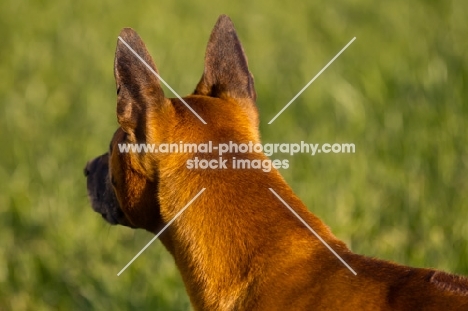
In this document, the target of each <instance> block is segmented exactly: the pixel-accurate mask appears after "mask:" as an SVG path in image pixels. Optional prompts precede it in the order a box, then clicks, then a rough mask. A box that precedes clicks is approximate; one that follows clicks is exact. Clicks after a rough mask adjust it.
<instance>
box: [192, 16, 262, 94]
mask: <svg viewBox="0 0 468 311" xmlns="http://www.w3.org/2000/svg"><path fill="white" fill-rule="evenodd" d="M194 94H195V95H206V96H211V97H218V98H223V97H231V98H237V99H250V100H252V101H253V102H255V100H256V93H255V88H254V81H253V77H252V75H251V73H250V72H249V68H248V66H247V58H246V56H245V54H244V50H243V48H242V45H241V43H240V41H239V38H238V37H237V33H236V30H235V29H234V25H233V23H232V21H231V19H230V18H229V17H227V16H226V15H221V16H220V17H219V18H218V21H217V22H216V25H215V26H214V29H213V31H212V32H211V36H210V40H209V41H208V46H207V48H206V54H205V70H204V72H203V76H202V78H201V80H200V82H199V83H198V85H197V87H196V89H195V91H194Z"/></svg>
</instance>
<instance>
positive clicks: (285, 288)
mask: <svg viewBox="0 0 468 311" xmlns="http://www.w3.org/2000/svg"><path fill="white" fill-rule="evenodd" d="M120 37H121V38H122V39H123V40H124V41H125V42H127V43H128V44H129V45H130V46H131V47H132V48H133V49H134V50H135V51H136V52H137V53H138V54H139V55H140V56H142V58H143V59H144V60H145V61H146V62H147V63H148V64H149V65H150V66H151V67H152V68H153V69H154V70H155V71H156V67H155V65H154V63H153V60H152V59H151V56H150V55H149V53H148V52H147V49H146V47H145V45H144V43H143V41H142V40H141V39H140V38H139V36H138V35H137V34H136V33H135V32H134V31H133V30H131V29H124V30H122V32H121V34H120ZM115 77H116V83H117V90H118V101H117V117H118V121H119V124H120V128H119V129H118V130H117V131H116V133H115V134H114V137H113V139H112V141H111V146H110V151H109V152H108V153H106V154H105V155H103V156H101V157H98V158H96V159H95V160H93V161H90V162H89V163H88V164H87V166H86V168H85V174H86V176H87V177H88V192H89V195H90V198H91V199H92V206H93V208H94V209H95V210H96V211H97V212H99V213H100V214H101V215H102V216H103V217H104V218H105V219H106V220H107V221H109V222H110V223H113V224H116V223H119V224H122V225H127V226H130V227H134V228H143V229H146V230H148V231H151V232H154V233H157V232H158V231H159V230H160V229H161V228H162V227H163V226H164V225H165V224H167V223H168V222H169V221H170V220H171V219H172V218H173V217H174V216H175V215H176V214H177V213H178V212H179V211H180V210H181V208H182V207H184V206H185V205H186V204H187V203H188V202H189V201H190V200H191V199H192V198H193V197H194V196H195V195H196V194H197V193H198V192H199V191H200V190H201V189H202V188H206V190H205V192H204V193H202V194H201V195H200V196H199V197H198V198H197V199H196V200H195V201H194V202H193V204H191V205H190V206H189V207H188V208H187V210H186V211H185V212H184V213H183V214H182V215H181V216H180V217H179V218H177V220H176V221H175V222H174V223H173V224H172V225H171V226H169V227H168V229H167V230H166V231H165V232H164V234H162V236H161V238H160V239H161V241H162V243H163V244H164V246H165V247H166V248H167V249H168V250H169V252H170V253H171V254H172V256H173V257H174V260H175V262H176V264H177V267H178V268H179V271H180V273H181V275H182V278H183V280H184V283H185V286H186V289H187V292H188V294H189V296H190V299H191V302H192V305H193V307H194V309H195V310H249V311H251V310H268V311H270V310H282V311H283V310H373V311H374V310H468V280H467V279H466V278H464V277H461V276H456V275H451V274H447V273H444V272H438V271H436V270H431V269H420V268H411V267H405V266H401V265H397V264H394V263H390V262H386V261H382V260H378V259H372V258H367V257H364V256H361V255H357V254H354V253H352V252H351V251H350V250H349V249H348V248H347V247H346V245H345V244H344V243H343V242H341V241H340V240H338V239H337V238H336V237H335V236H334V235H333V234H332V233H331V231H330V230H329V228H328V227H327V226H326V225H325V224H324V223H323V222H322V221H321V220H320V219H318V218H317V217H316V216H314V215H313V214H312V213H310V212H309V211H308V209H307V208H306V206H304V204H303V203H302V202H301V201H300V200H299V199H298V197H297V196H296V195H295V194H294V193H293V191H292V189H291V188H290V187H289V186H288V185H287V184H286V182H285V181H284V179H283V178H282V177H281V176H280V174H279V173H278V171H277V170H275V169H272V171H271V172H268V173H267V172H263V171H262V170H258V169H249V170H247V169H246V170H239V169H231V168H229V167H231V166H230V164H231V163H230V162H228V165H227V166H228V169H218V170H200V169H198V170H196V169H188V168H187V167H186V161H187V160H189V159H191V158H193V157H195V156H198V157H199V158H205V159H211V158H218V155H217V154H203V153H199V154H184V153H167V154H164V153H146V154H136V153H120V152H119V149H118V144H120V143H149V144H157V145H158V144H161V143H179V142H180V141H183V142H184V143H205V142H208V141H212V142H213V145H216V144H219V143H227V142H229V141H233V142H236V143H242V142H245V143H247V142H249V141H252V142H253V143H255V142H259V141H260V139H259V137H260V135H259V133H258V112H257V109H256V106H255V100H256V94H255V89H254V83H253V78H252V76H251V74H250V72H249V70H248V67H247V59H246V57H245V55H244V51H243V49H242V46H241V44H240V41H239V40H238V38H237V34H236V32H235V30H234V27H233V25H232V22H231V21H230V19H229V18H228V17H227V16H224V15H223V16H221V17H220V18H219V19H218V22H217V24H216V25H215V27H214V30H213V33H212V35H211V37H210V41H209V43H208V48H207V52H206V58H205V70H204V73H203V76H202V79H201V81H200V82H199V84H198V85H197V87H196V90H195V91H194V94H193V95H190V96H187V97H185V98H184V100H185V102H186V103H187V104H188V105H190V107H192V109H193V110H194V111H196V112H197V114H199V116H200V117H201V118H203V120H204V121H206V123H207V124H206V125H205V124H203V123H202V122H201V121H200V120H199V119H198V118H197V117H196V116H195V115H194V114H193V113H192V112H191V111H190V110H189V109H187V107H186V106H185V105H184V104H183V103H182V102H181V101H180V100H179V99H167V98H165V97H164V94H163V91H162V88H161V86H160V84H159V81H158V79H157V78H156V77H155V75H153V74H152V73H151V72H150V71H149V70H148V69H147V68H146V67H145V66H144V65H143V64H142V63H141V62H140V61H139V60H138V59H137V58H136V57H135V56H134V55H133V54H132V53H131V52H130V51H129V49H128V48H127V47H126V46H124V44H123V43H122V41H120V40H119V41H118V44H117V51H116V58H115ZM230 156H236V157H237V158H244V159H262V160H265V159H267V157H266V156H265V155H263V154H258V153H251V154H241V153H239V154H235V155H230ZM269 188H272V189H274V190H275V192H276V193H278V195H279V196H281V197H282V198H283V199H284V201H286V202H287V203H288V204H289V205H290V206H291V207H292V208H293V209H294V210H295V211H296V212H297V213H298V214H299V215H300V216H301V217H302V218H303V219H304V220H305V221H306V222H307V223H308V224H309V225H310V226H311V227H312V228H313V229H314V230H315V231H316V232H317V233H318V234H319V235H320V236H321V237H322V238H323V239H324V240H325V241H326V242H327V243H328V244H329V245H330V246H331V247H332V248H333V249H334V250H335V251H336V252H337V253H338V254H339V255H340V256H341V257H342V258H343V259H344V260H345V261H346V262H347V263H348V264H349V265H350V266H351V267H352V268H353V269H354V270H355V271H356V272H357V275H354V274H352V273H351V272H350V270H348V269H347V268H346V267H345V266H344V265H343V264H342V263H341V262H340V261H338V259H337V258H336V257H335V256H334V255H333V254H332V253H331V252H330V251H329V250H328V249H327V248H326V247H325V246H324V245H323V244H322V243H321V242H320V241H319V240H318V239H317V238H316V237H315V236H313V235H312V234H311V232H310V231H309V230H308V229H307V228H306V227H305V226H304V225H303V224H302V223H301V222H300V221H299V220H298V219H297V218H296V217H295V216H294V215H293V214H292V213H291V212H290V211H289V210H288V209H287V208H286V207H285V206H284V204H283V203H281V202H280V201H279V200H278V199H277V198H276V197H275V196H274V195H273V193H272V192H270V191H269Z"/></svg>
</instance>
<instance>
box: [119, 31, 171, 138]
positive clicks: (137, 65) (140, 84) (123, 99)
mask: <svg viewBox="0 0 468 311" xmlns="http://www.w3.org/2000/svg"><path fill="white" fill-rule="evenodd" d="M135 54H137V55H138V56H137V55H135ZM155 73H157V69H156V66H155V65H154V62H153V59H152V58H151V56H150V54H149V52H148V50H147V49H146V46H145V44H144V43H143V41H142V40H141V38H140V36H138V34H137V33H136V32H135V31H134V30H133V29H131V28H124V29H123V30H122V31H121V32H120V35H119V38H118V40H117V48H116V51H115V62H114V75H115V82H116V84H117V119H118V122H119V124H120V126H121V128H122V130H123V131H124V132H126V133H127V134H128V135H130V139H131V140H133V141H144V140H145V135H146V134H145V133H147V131H146V127H147V126H149V124H148V122H149V115H150V114H151V112H152V111H154V110H155V109H157V108H158V106H161V105H164V103H165V97H164V92H163V90H162V88H161V85H160V84H159V79H158V78H157V76H156V75H155Z"/></svg>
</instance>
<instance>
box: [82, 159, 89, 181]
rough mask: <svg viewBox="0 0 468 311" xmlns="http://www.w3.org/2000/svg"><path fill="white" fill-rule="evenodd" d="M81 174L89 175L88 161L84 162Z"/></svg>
mask: <svg viewBox="0 0 468 311" xmlns="http://www.w3.org/2000/svg"><path fill="white" fill-rule="evenodd" d="M83 174H84V176H85V177H88V175H89V161H88V162H87V163H86V165H85V167H84V169H83Z"/></svg>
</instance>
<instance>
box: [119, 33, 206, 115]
mask: <svg viewBox="0 0 468 311" xmlns="http://www.w3.org/2000/svg"><path fill="white" fill-rule="evenodd" d="M119 40H120V41H122V43H123V44H125V46H126V47H127V48H128V49H129V50H130V51H132V53H133V54H135V56H136V57H138V59H139V60H140V61H141V62H142V63H143V64H144V65H145V66H146V68H148V69H149V70H150V71H151V72H152V73H153V74H154V75H155V76H156V77H157V78H158V79H159V80H160V81H161V82H162V83H164V85H165V86H167V88H168V89H169V90H171V92H172V93H174V95H175V96H177V98H178V99H179V100H180V101H181V102H183V103H184V104H185V106H187V108H188V109H190V111H191V112H192V113H193V114H194V115H195V116H197V118H198V119H200V121H202V122H203V124H206V122H205V120H203V119H202V117H200V116H199V115H198V113H196V112H195V110H193V109H192V107H190V106H189V104H187V103H186V102H185V100H183V99H182V97H180V95H179V94H177V93H176V91H174V89H173V88H172V87H171V86H170V85H169V84H168V83H167V82H166V81H164V79H163V78H161V76H160V75H159V74H158V73H157V72H156V71H155V70H154V69H153V68H151V66H150V65H148V63H146V62H145V60H144V59H143V58H141V56H140V55H138V53H137V52H135V50H133V49H132V47H131V46H130V45H128V43H127V42H125V40H124V39H122V38H121V37H120V36H119Z"/></svg>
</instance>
